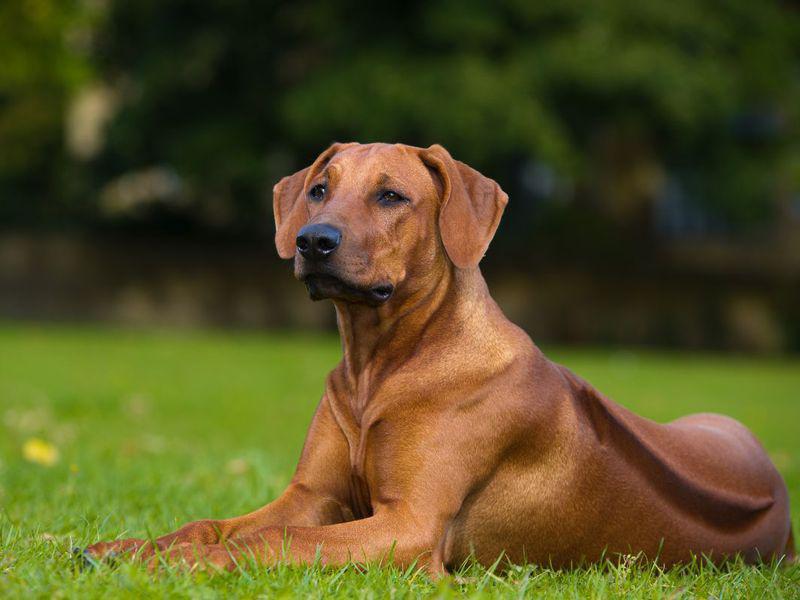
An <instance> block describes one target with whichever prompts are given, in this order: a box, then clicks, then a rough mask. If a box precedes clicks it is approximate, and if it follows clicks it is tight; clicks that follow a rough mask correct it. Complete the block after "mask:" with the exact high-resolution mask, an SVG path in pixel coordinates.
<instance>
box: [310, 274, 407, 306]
mask: <svg viewBox="0 0 800 600" xmlns="http://www.w3.org/2000/svg"><path fill="white" fill-rule="evenodd" d="M301 280H302V281H303V283H305V284H306V289H308V295H309V296H310V297H311V299H312V300H315V301H316V300H326V299H333V300H344V301H346V302H353V303H357V304H368V305H370V306H380V305H381V304H383V303H384V302H386V301H387V300H389V298H391V297H392V295H393V294H394V286H393V285H391V284H389V283H381V284H377V285H371V286H362V285H356V284H354V283H350V282H347V281H345V280H343V279H340V278H339V277H336V276H335V275H330V274H328V273H308V274H306V275H303V276H302V277H301Z"/></svg>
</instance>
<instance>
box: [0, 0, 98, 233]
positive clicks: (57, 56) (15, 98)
mask: <svg viewBox="0 0 800 600" xmlns="http://www.w3.org/2000/svg"><path fill="white" fill-rule="evenodd" d="M91 14H92V11H91V10H89V8H88V7H87V6H85V5H83V4H82V3H81V2H79V1H77V0H66V1H65V0H24V1H14V0H12V1H9V2H3V3H0V57H2V58H1V59H0V147H1V148H2V150H1V151H0V198H1V199H0V221H2V222H4V223H6V222H17V221H19V220H27V221H35V220H37V219H41V218H44V217H46V215H45V214H43V213H45V212H46V205H47V204H48V203H52V202H58V201H59V199H62V198H63V195H62V194H60V193H59V192H58V190H57V189H56V187H55V185H54V184H55V183H56V180H57V179H58V172H59V169H60V168H62V166H63V161H64V152H63V149H64V144H63V131H64V119H65V113H66V107H67V103H68V100H69V97H70V94H71V93H72V91H73V90H75V89H77V87H78V86H80V85H81V84H83V83H85V82H86V81H87V80H88V79H89V78H90V76H91V67H90V59H89V53H88V50H89V38H88V35H89V32H90V29H89V27H90V23H91Z"/></svg>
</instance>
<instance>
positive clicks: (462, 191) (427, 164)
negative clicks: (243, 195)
mask: <svg viewBox="0 0 800 600" xmlns="http://www.w3.org/2000/svg"><path fill="white" fill-rule="evenodd" d="M507 201H508V196H507V195H506V194H505V193H504V192H503V191H502V190H501V189H500V186H498V185H497V183H495V182H494V181H492V180H491V179H489V178H487V177H484V176H483V175H481V174H480V173H478V172H477V171H475V170H474V169H472V168H470V167H468V166H467V165H465V164H463V163H461V162H458V161H456V160H453V158H452V157H451V156H450V154H449V153H448V152H447V150H445V149H444V148H442V147H441V146H438V145H434V146H431V147H430V148H426V149H423V148H415V147H413V146H406V145H402V144H394V145H392V144H364V145H362V144H357V143H350V144H333V145H332V146H331V147H330V148H328V149H327V150H325V152H323V153H322V154H321V155H320V156H319V157H318V158H317V159H316V160H315V161H314V163H313V164H312V165H311V166H310V167H307V168H305V169H303V170H302V171H299V172H297V173H295V174H294V175H290V176H288V177H284V178H283V179H282V180H281V181H280V182H279V183H278V184H277V185H276V186H275V188H274V189H273V205H274V210H275V226H276V233H275V245H276V246H277V248H278V254H280V256H281V257H282V258H286V259H289V258H295V276H296V277H297V278H298V279H300V280H302V281H303V282H304V283H305V284H306V286H307V287H308V291H309V293H310V295H311V297H312V298H313V299H315V300H318V299H322V298H338V299H343V300H347V301H351V302H363V303H367V304H371V305H379V304H383V303H384V302H386V301H387V300H389V298H391V297H392V296H393V295H399V294H400V292H401V291H402V290H405V291H406V292H413V291H415V288H419V287H420V286H422V285H424V283H423V282H425V281H429V280H430V279H431V277H433V276H436V274H437V273H438V269H440V268H442V266H446V265H447V261H450V263H452V264H453V265H454V266H455V267H456V268H459V269H470V268H475V267H476V266H477V265H478V262H479V261H480V259H481V258H482V257H483V255H484V253H485V252H486V249H487V247H488V246H489V242H490V241H491V240H492V237H493V236H494V232H495V230H496V229H497V225H498V224H499V222H500V217H501V215H502V214H503V209H504V208H505V205H506V202H507Z"/></svg>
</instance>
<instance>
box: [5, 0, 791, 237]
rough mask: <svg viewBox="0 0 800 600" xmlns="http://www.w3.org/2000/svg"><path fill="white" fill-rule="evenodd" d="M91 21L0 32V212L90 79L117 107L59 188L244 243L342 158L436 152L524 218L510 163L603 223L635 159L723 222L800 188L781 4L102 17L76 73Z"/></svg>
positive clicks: (655, 0) (143, 6)
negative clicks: (326, 153)
mask: <svg viewBox="0 0 800 600" xmlns="http://www.w3.org/2000/svg"><path fill="white" fill-rule="evenodd" d="M82 6H83V4H82V3H75V2H73V3H56V2H48V1H47V0H40V1H37V2H34V1H33V0H29V1H23V0H12V2H9V3H5V4H4V8H3V9H2V12H0V32H7V33H8V34H9V35H3V36H0V39H2V42H0V44H2V47H0V48H2V49H6V50H7V52H4V53H3V54H4V56H6V55H8V56H12V58H13V61H12V62H13V65H14V67H13V72H15V73H17V75H16V76H13V77H5V78H3V79H2V81H5V80H6V79H7V80H8V81H6V82H5V83H4V87H5V91H3V93H4V94H5V95H6V97H7V98H9V99H10V100H9V102H7V103H6V104H5V105H3V106H0V135H3V136H5V137H6V138H7V139H8V140H13V141H15V142H16V144H14V146H15V148H16V149H15V150H14V152H13V153H11V154H9V155H8V156H4V158H3V159H2V164H0V192H2V193H5V191H6V190H7V189H8V185H9V184H8V180H9V178H10V177H11V180H12V181H16V179H15V178H18V177H20V176H22V175H23V174H24V175H26V176H28V177H32V176H33V175H34V174H35V173H40V172H41V168H42V165H43V164H44V165H47V164H48V163H49V162H50V161H51V160H52V152H51V149H52V148H54V147H57V146H58V142H59V136H60V135H61V131H62V128H63V127H62V125H63V123H62V120H63V109H64V103H65V101H66V98H67V96H68V95H69V94H68V93H69V92H70V91H71V90H73V88H74V85H75V83H76V82H77V81H79V80H81V78H82V77H84V74H85V73H87V72H89V71H91V70H92V69H96V70H97V71H98V73H99V77H100V79H102V81H104V82H105V83H107V84H108V85H110V86H112V87H113V88H114V89H115V90H116V91H117V92H118V93H119V95H120V97H121V102H120V105H119V107H118V111H117V113H116V116H115V118H114V119H113V120H112V121H111V123H110V125H109V127H108V128H107V131H106V135H107V140H106V142H107V143H106V145H105V148H104V150H103V152H102V153H101V155H99V156H97V157H95V159H94V160H93V161H90V163H88V164H69V165H68V167H65V169H66V173H65V172H64V170H63V169H62V170H61V171H60V172H59V173H58V174H57V176H58V178H59V181H60V182H61V183H63V184H64V187H65V188H66V191H65V192H64V193H65V194H66V195H67V196H68V197H69V198H71V201H72V202H73V203H77V202H81V201H84V202H85V199H86V198H87V197H89V198H93V199H94V201H95V204H96V198H97V196H98V193H99V191H100V190H101V189H103V186H104V185H106V184H107V183H108V182H109V181H111V180H113V179H114V178H116V177H118V176H120V175H122V174H124V173H127V172H130V171H135V170H137V169H143V168H148V167H152V166H159V165H160V166H166V167H167V168H169V169H170V170H173V171H174V172H176V173H177V175H178V176H179V177H180V178H181V180H182V181H183V182H184V184H185V187H184V192H185V194H186V196H187V197H188V198H189V200H190V204H191V207H192V209H191V210H192V211H193V213H192V214H193V218H195V219H196V220H199V221H200V222H202V223H206V224H209V223H216V224H218V225H221V226H223V227H227V226H236V225H240V226H243V227H245V228H247V227H252V224H253V223H254V222H264V221H265V220H268V215H265V212H267V211H266V210H265V205H266V204H268V203H266V202H264V195H265V193H267V191H268V190H269V189H270V187H271V185H272V183H274V181H275V180H276V179H277V178H278V177H279V176H280V175H283V174H285V172H286V171H287V170H289V169H291V168H294V167H298V166H300V165H302V164H303V163H305V162H306V161H308V160H309V159H310V157H312V156H313V155H314V154H315V153H316V152H318V151H319V150H320V149H321V148H322V147H324V146H325V145H326V144H327V143H329V142H330V141H332V140H334V139H339V140H350V139H356V140H359V141H374V140H397V141H404V142H408V143H412V144H415V145H427V144H430V143H433V142H439V143H443V144H445V145H446V146H448V147H449V148H450V149H451V150H452V151H453V153H454V154H455V155H456V156H458V157H459V158H462V159H463V160H465V161H468V162H470V163H472V164H474V165H475V166H476V167H478V168H480V169H482V170H484V171H486V172H487V173H489V174H491V175H494V176H496V177H497V178H498V179H500V180H501V181H502V183H503V184H504V186H505V187H506V188H508V189H509V191H510V192H512V194H516V195H517V196H518V197H520V198H522V199H523V200H524V199H525V196H526V194H527V195H528V196H530V192H529V191H526V189H525V187H524V186H523V185H522V184H520V182H519V176H518V173H517V172H516V171H515V167H514V165H518V164H520V163H525V162H526V161H529V160H531V159H535V160H538V161H542V162H544V163H546V164H548V165H550V166H552V168H553V169H554V171H555V173H556V174H557V177H558V181H560V182H561V185H560V186H559V187H558V189H557V190H556V191H555V192H553V195H555V196H556V197H560V199H562V200H567V201H573V200H578V201H581V200H582V199H583V198H585V197H587V196H592V195H594V197H595V198H596V199H599V202H600V205H601V206H606V207H608V208H607V210H608V211H611V212H614V211H615V210H616V209H615V208H614V207H615V206H617V205H625V204H626V203H628V202H629V201H630V199H629V198H626V197H625V195H624V194H625V193H624V192H620V191H618V190H624V189H629V188H630V187H631V185H630V181H629V180H630V179H631V178H635V177H636V175H633V174H635V173H637V172H638V169H639V167H641V164H640V163H641V161H642V157H643V156H644V157H646V158H647V160H649V161H651V162H652V164H653V165H658V168H660V169H662V170H664V169H679V170H680V171H681V172H688V173H689V176H690V177H689V178H690V179H691V180H692V181H697V182H698V183H697V185H695V186H694V188H693V189H692V190H690V191H691V192H692V195H693V196H697V197H698V198H699V199H700V200H701V201H704V202H705V203H706V205H707V206H710V207H712V208H713V209H714V210H715V211H716V212H717V213H718V214H720V215H722V217H724V218H726V219H732V220H733V221H737V220H739V221H742V222H752V221H756V220H759V219H763V218H764V217H765V216H769V215H770V214H771V212H772V207H773V204H774V199H775V197H776V194H777V193H778V191H779V190H780V191H786V190H789V191H795V192H796V191H797V189H798V187H800V186H798V185H797V179H798V178H797V169H796V167H794V165H796V164H797V160H798V159H797V157H798V156H800V148H798V142H797V139H798V135H797V133H798V117H799V115H798V112H797V111H798V108H797V107H798V106H800V91H799V88H800V85H799V84H798V80H797V75H796V72H797V68H798V53H797V50H796V48H797V47H798V41H800V40H798V36H799V35H800V34H798V32H799V31H800V19H798V17H797V14H796V12H795V11H793V10H791V9H790V8H789V7H788V6H786V5H783V4H781V3H779V2H774V1H770V2H752V1H750V0H731V1H728V2H718V1H716V0H700V1H698V0H670V1H667V0H644V1H641V2H628V1H624V0H603V1H601V2H593V1H586V0H567V1H563V0H545V1H540V2H527V1H522V0H504V1H502V2H495V3H482V2H456V1H455V0H438V1H434V2H397V1H391V2H385V3H382V4H380V5H379V6H367V5H364V4H362V3H358V2H353V1H351V0H337V1H336V2H330V1H327V0H326V1H322V0H303V1H298V2H293V3H285V4H282V5H279V4H277V3H272V2H252V1H248V0H231V1H227V2H222V1H220V0H202V1H191V2H190V1H188V0H161V1H155V0H146V1H141V0H113V1H111V2H109V3H108V5H107V7H106V8H105V9H104V14H103V17H102V18H100V19H95V21H93V22H94V23H95V25H94V27H93V33H92V36H91V37H92V43H91V46H90V47H91V52H90V54H88V55H86V54H84V53H82V52H76V51H75V48H73V47H72V46H71V45H70V44H67V43H66V42H65V41H64V40H65V39H69V37H70V35H71V33H70V32H72V31H73V30H74V29H75V27H76V23H77V24H80V23H82V22H83V21H81V16H80V15H81V14H82V12H85V10H84V9H82V8H81V7H82ZM45 9H46V10H45ZM40 14H46V18H40V17H37V15H40ZM20 22H22V23H25V25H24V26H23V27H20V26H19V24H20ZM26 32H27V33H26ZM30 49H33V50H34V52H33V53H29V52H28V50H30ZM47 90H53V93H46V91H47ZM6 145H7V144H6V142H4V146H6ZM620 147H622V148H634V150H632V151H630V152H628V153H625V152H622V153H621V154H620V153H619V152H618V151H617V150H618V149H619V148H620ZM609 160H612V161H616V162H617V163H619V164H618V165H616V167H617V168H616V170H615V169H613V168H611V167H610V166H609V164H608V163H609ZM52 171H53V169H52V168H51V169H49V172H48V173H46V175H45V178H51V179H52V178H55V177H56V174H53V172H52ZM609 171H614V172H615V173H616V174H615V175H614V176H613V177H612V178H611V181H609V182H606V183H608V185H605V186H604V187H603V185H602V184H603V182H602V181H600V180H601V179H602V178H603V177H606V174H607V173H608V172H609ZM12 175H13V177H12ZM729 181H730V182H732V183H731V184H730V185H727V186H726V185H722V186H719V185H718V183H720V182H723V183H725V182H729ZM65 182H68V183H65ZM600 187H602V188H603V189H602V191H600V192H592V193H590V192H587V190H597V189H598V188H600ZM637 194H638V195H637ZM648 194H649V197H647V198H644V199H642V198H641V196H642V195H644V196H647V195H648ZM633 195H634V196H635V198H634V201H636V202H652V195H653V192H652V190H651V191H648V192H644V193H641V192H635V193H634V194H633ZM32 201H33V202H37V201H38V202H45V201H46V200H45V199H42V200H38V199H36V198H33V199H32ZM579 204H580V202H579ZM576 210H583V209H576ZM625 219H628V220H631V219H633V217H631V216H630V215H628V216H626V217H625ZM637 226H638V224H637Z"/></svg>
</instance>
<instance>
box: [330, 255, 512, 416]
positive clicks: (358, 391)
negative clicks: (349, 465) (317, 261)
mask: <svg viewBox="0 0 800 600" xmlns="http://www.w3.org/2000/svg"><path fill="white" fill-rule="evenodd" d="M414 279H415V280H417V277H414ZM334 305H335V307H336V320H337V324H338V328H339V335H340V337H341V340H342V350H343V359H342V366H343V371H344V373H343V374H344V376H345V379H346V385H347V387H348V388H349V390H348V391H349V394H350V396H351V408H352V409H353V413H354V415H356V416H358V415H360V414H361V413H363V411H364V409H365V408H366V405H367V403H368V401H369V395H370V389H371V388H372V386H373V384H374V382H375V381H376V379H380V380H382V379H384V378H385V377H386V376H388V375H389V374H391V373H392V372H394V371H395V370H397V369H400V368H402V366H403V365H404V363H406V362H407V361H408V360H409V359H410V358H412V357H414V356H415V355H417V354H419V353H421V352H425V351H430V349H431V348H436V347H437V344H435V343H431V342H432V341H434V340H432V339H431V338H432V337H433V336H437V335H438V336H441V335H442V332H447V335H448V337H449V341H450V342H451V343H462V344H471V339H472V340H477V339H479V338H480V331H478V328H479V324H478V323H477V322H476V320H475V319H471V318H470V317H473V316H474V315H476V314H481V313H482V314H485V313H486V311H487V310H488V311H490V312H494V311H492V308H494V309H495V310H496V311H498V312H499V308H497V306H496V305H495V304H494V302H493V301H492V300H491V298H490V296H489V294H488V292H487V288H486V282H485V281H484V279H483V276H482V275H481V272H480V269H478V268H477V267H475V268H473V269H458V268H456V267H455V266H453V265H452V264H451V263H450V262H449V261H443V264H442V265H441V266H440V267H439V268H437V269H432V270H431V272H430V274H429V275H428V276H427V277H425V278H424V279H423V280H422V282H421V284H419V285H418V286H417V288H416V289H414V290H404V289H402V288H399V289H398V293H397V294H396V295H395V297H393V298H392V299H391V300H389V301H388V302H386V303H385V304H383V305H382V306H379V307H377V308H376V307H371V306H367V305H365V304H355V303H349V302H345V301H343V300H334ZM489 305H491V306H489ZM483 325H484V327H485V326H486V322H485V321H484V322H483ZM470 338H471V339H470Z"/></svg>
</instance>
